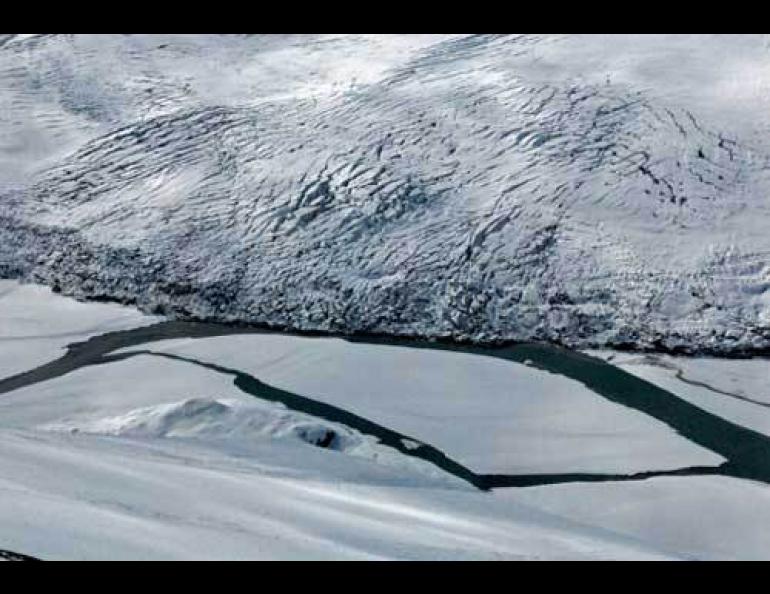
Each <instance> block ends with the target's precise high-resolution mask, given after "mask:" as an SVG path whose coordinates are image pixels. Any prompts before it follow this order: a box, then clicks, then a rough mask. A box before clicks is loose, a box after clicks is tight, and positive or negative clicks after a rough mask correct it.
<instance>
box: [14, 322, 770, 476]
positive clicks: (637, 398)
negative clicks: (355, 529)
mask: <svg viewBox="0 0 770 594" xmlns="http://www.w3.org/2000/svg"><path fill="white" fill-rule="evenodd" d="M267 333H277V331H273V330H267V329H262V328H254V327H248V326H229V325H224V324H211V323H203V322H184V321H167V322H161V323H158V324H155V325H152V326H146V327H142V328H137V329H134V330H124V331H117V332H109V333H106V334H102V335H100V336H95V337H92V338H90V339H89V340H87V341H84V342H81V343H75V344H72V345H70V346H69V347H68V350H67V352H66V354H65V355H63V356H62V357H60V358H59V359H56V360H54V361H51V362H50V363H47V364H44V365H41V366H39V367H36V368H34V369H32V370H30V371H27V372H24V373H20V374H17V375H14V376H11V377H8V378H5V379H2V380H0V394H4V393H7V392H10V391H12V390H16V389H19V388H22V387H25V386H30V385H32V384H36V383H39V382H43V381H46V380H49V379H53V378H56V377H60V376H62V375H64V374H67V373H70V372H72V371H75V370H76V369H80V368H82V367H85V366H89V365H99V364H105V363H109V362H113V361H118V360H123V359H127V358H130V357H135V356H137V355H151V356H158V357H165V358H170V359H176V360H181V361H185V362H187V363H190V364H195V365H200V366H202V367H205V368H207V369H210V370H212V371H215V372H217V373H222V374H226V375H230V376H232V377H233V382H234V384H235V386H236V387H237V388H239V389H240V390H241V391H243V392H245V393H247V394H251V395H253V396H255V397H257V398H261V399H264V400H270V401H274V402H281V403H283V404H284V405H285V406H286V407H288V408H290V409H292V410H295V411H300V412H304V413H307V414H310V415H313V416H316V417H318V418H322V419H325V420H327V421H330V422H334V423H340V424H343V425H346V426H348V427H350V428H352V429H356V430H358V431H360V432H362V433H364V434H368V435H373V436H375V437H376V438H377V439H379V440H380V442H381V443H382V444H384V445H386V446H389V447H392V448H394V449H396V450H398V451H399V452H401V453H403V454H404V455H407V456H413V457H416V458H421V459H423V460H426V461H428V462H431V463H432V464H435V465H436V466H438V467H440V468H441V469H443V470H445V471H446V472H449V473H451V474H453V475H455V476H457V477H459V478H461V479H463V480H465V481H467V482H469V483H470V484H472V485H474V486H475V487H477V488H478V489H481V490H489V489H495V488H501V487H526V486H535V485H546V484H557V483H567V482H585V481H620V480H641V479H645V478H650V477H654V476H665V475H707V474H710V475H715V474H716V475H724V476H732V477H738V478H745V479H752V480H757V481H761V482H765V483H770V439H769V438H767V437H766V436H764V435H762V434H761V433H757V432H755V431H752V430H750V429H746V428H745V427H742V426H740V425H736V424H734V423H731V422H730V421H727V420H725V419H723V418H721V417H718V416H716V415H713V414H711V413H709V412H707V411H705V410H703V409H701V408H698V407H697V406H694V405H693V404H690V403H688V402H687V401H685V400H683V399H681V398H679V397H677V396H676V395H674V394H673V393H671V392H668V391H666V390H663V389H662V388H659V387H657V386H655V385H653V384H651V383H649V382H646V381H644V380H642V379H640V378H638V377H635V376H633V375H631V374H629V373H627V372H625V371H623V370H621V369H619V368H617V367H614V366H613V365H611V364H609V363H607V362H604V361H602V360H600V359H597V358H594V357H590V356H588V355H585V354H582V353H577V352H574V351H569V350H566V349H563V348H559V347H555V346H550V345H544V344H512V345H506V346H499V347H481V346H476V345H466V344H457V343H448V342H431V341H427V340H422V339H412V338H394V337H381V336H363V335H362V336H347V337H342V338H344V339H345V340H348V341H350V342H352V343H368V344H378V345H382V346H383V347H396V346H397V347H410V348H423V349H437V350H447V351H456V352H462V353H468V354H472V355H476V356H479V357H496V358H499V359H504V360H507V361H511V362H513V363H524V362H526V363H527V364H528V365H530V366H532V367H535V368H538V369H542V370H545V371H549V372H551V373H556V374H559V375H563V376H565V377H568V378H570V379H573V380H576V381H578V382H580V383H582V384H584V385H585V386H586V387H588V388H589V389H590V390H592V391H593V392H595V393H596V394H597V395H598V396H600V397H603V398H606V399H607V400H609V401H611V402H615V403H618V404H622V405H624V406H627V407H630V408H633V409H635V410H637V411H639V412H641V413H644V414H646V415H649V416H651V417H653V418H655V419H657V420H659V421H661V422H663V423H665V424H666V425H668V426H669V427H671V428H672V429H673V430H674V431H676V432H677V433H678V434H680V435H681V436H683V437H685V438H686V439H689V440H690V441H692V442H693V443H695V444H697V445H699V446H702V447H704V448H706V449H708V450H711V451H712V452H714V453H716V454H719V455H720V456H722V457H723V458H725V459H726V462H724V463H723V464H721V465H720V466H713V467H710V466H709V467H685V468H680V469H675V470H656V469H650V470H649V471H645V472H640V473H635V474H627V475H626V474H601V473H561V474H516V475H501V474H479V473H476V472H474V471H473V469H470V468H467V467H465V466H463V465H462V464H460V463H458V462H456V461H454V460H452V459H451V458H450V457H449V456H447V455H446V454H444V453H443V452H442V451H440V450H439V449H437V448H435V447H433V446H431V445H430V444H425V443H422V442H421V440H420V439H416V438H413V437H411V436H409V435H404V434H402V433H399V432H397V431H393V430H392V429H389V428H388V427H384V426H382V425H380V424H378V423H376V422H374V421H372V420H369V419H366V418H364V417H361V416H359V415H356V414H354V413H352V412H349V411H347V410H345V409H342V408H339V407H336V406H333V405H330V404H326V403H323V402H320V401H318V400H315V399H314V398H313V395H312V394H295V393H293V392H288V391H286V390H282V389H280V388H277V387H275V386H271V385H269V384H266V383H264V382H261V381H260V380H259V379H258V378H256V377H254V376H252V375H250V374H248V373H245V372H243V371H240V370H238V369H232V368H229V367H226V366H222V365H216V364H213V363H209V362H205V361H199V360H196V359H192V358H188V357H182V356H179V355H172V354H167V353H156V352H153V351H152V349H151V343H153V342H155V341H158V340H166V339H171V338H206V337H213V336H225V335H233V334H267ZM302 335H303V336H320V335H316V334H302ZM130 347H144V348H137V349H136V350H133V351H130V352H125V353H120V354H115V351H117V350H119V349H125V348H130ZM576 414H579V412H577V413H576ZM405 441H407V442H408V441H412V442H418V443H420V444H421V445H419V447H416V448H415V447H413V446H412V447H409V446H407V444H406V443H405Z"/></svg>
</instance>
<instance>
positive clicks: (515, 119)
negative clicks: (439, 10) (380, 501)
mask: <svg viewBox="0 0 770 594" xmlns="http://www.w3.org/2000/svg"><path fill="white" fill-rule="evenodd" d="M767 52H768V42H767V39H766V38H765V37H762V36H741V37H733V36H644V37H641V38H639V37H617V36H616V37H607V36H532V35H519V36H516V35H513V36H449V37H447V36H385V37H377V36H289V37H272V38H265V37H261V36H251V37H239V36H218V37H209V36H193V37H178V36H171V37H166V36H163V37H161V36H138V37H135V36H100V37H89V36H74V37H73V36H68V37H56V36H54V37H28V38H24V39H16V38H13V39H10V40H6V41H5V42H4V44H3V45H2V48H1V49H0V64H1V67H2V68H3V72H5V73H6V74H7V76H5V77H4V80H5V81H6V82H5V84H4V88H2V89H1V90H0V101H2V102H3V103H4V104H5V105H6V106H7V107H8V109H7V110H6V113H8V114H9V115H8V117H7V118H6V121H4V122H2V123H0V126H2V129H3V130H5V131H7V132H8V134H7V135H6V138H7V139H8V140H7V141H6V146H5V147H4V150H3V152H2V154H1V155H0V173H2V177H1V178H0V180H2V181H3V184H2V188H4V189H3V192H4V195H3V197H4V199H3V201H2V205H1V206H0V223H1V224H0V274H3V275H5V276H22V277H26V278H30V279H33V280H36V281H40V282H45V283H47V284H49V285H52V286H54V287H56V288H57V289H59V290H61V291H63V292H65V293H67V294H73V295H76V296H80V297H97V298H109V299H117V300H119V301H124V302H130V303H136V304H137V305H138V306H139V307H140V308H142V309H144V310H145V311H153V312H158V313H169V314H173V315H178V316H183V317H184V316H192V317H197V318H204V319H216V320H246V321H251V322H262V323H273V324H282V325H286V326H289V327H293V328H299V329H320V330H330V331H373V332H384V333H408V334H420V335H429V336H453V337H456V338H471V339H474V340H479V341H484V340H492V339H501V338H503V339H533V338H534V339H546V340H554V341H559V342H563V343H566V344H570V345H581V346H590V345H593V346H597V345H619V344H631V345H634V346H653V345H657V346H664V347H669V348H677V347H680V348H688V349H700V350H712V351H732V350H737V349H750V348H762V347H767V346H768V345H769V344H770V325H769V322H768V320H770V297H769V295H770V292H768V291H767V288H768V286H770V285H769V284H768V283H769V282H770V277H768V269H767V264H766V260H767V254H768V253H769V252H770V239H768V238H767V234H766V231H765V230H766V228H767V224H766V221H767V219H768V214H767V206H768V189H770V177H769V176H770V173H768V172H769V171H770V160H769V159H768V154H770V153H768V151H767V148H768V147H767V141H766V140H765V138H766V137H767V136H766V135H764V134H763V132H764V131H767V130H768V123H770V122H768V118H767V115H766V114H767V113H768V111H767V109H766V108H767V107H768V105H767V102H768V96H770V94H768V92H766V91H767V88H768V85H770V82H769V81H770V73H769V72H768V70H767V67H766V64H767V57H768V56H767ZM31 114H32V115H31ZM32 116H34V117H32Z"/></svg>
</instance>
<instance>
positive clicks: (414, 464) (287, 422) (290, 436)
mask: <svg viewBox="0 0 770 594" xmlns="http://www.w3.org/2000/svg"><path fill="white" fill-rule="evenodd" d="M38 428H39V429H42V430H45V431H54V432H66V433H70V434H73V435H76V434H79V433H85V434H91V435H105V436H114V437H123V438H131V439H185V440H196V441H198V442H205V443H206V444H208V445H216V444H218V445H220V446H224V447H225V448H226V449H228V450H231V451H235V450H238V451H242V452H248V451H249V447H250V446H253V445H258V444H259V443H263V444H264V443H268V442H271V443H275V442H276V441H279V442H282V443H284V444H289V445H291V444H295V445H299V446H306V445H310V446H314V447H317V448H322V449H324V450H331V451H333V452H337V453H343V454H346V455H350V456H355V457H357V458H363V459H367V460H370V461H372V462H375V463H377V464H384V465H386V466H389V467H396V468H401V469H404V470H408V471H409V472H415V471H416V472H417V473H419V474H420V475H423V476H430V477H433V478H441V479H442V480H446V479H449V480H450V481H454V480H455V479H453V478H451V477H449V476H448V475H446V474H445V473H444V472H443V471H441V470H439V469H438V468H436V467H435V466H433V465H432V464H430V463H429V462H425V461H423V460H419V459H416V458H411V457H408V456H404V455H403V454H401V453H399V452H398V451H396V450H394V449H392V448H389V447H387V446H384V445H382V444H380V443H379V441H378V440H377V439H376V438H374V437H372V436H369V435H363V434H361V433H359V432H357V431H355V430H353V429H350V428H349V427H345V426H344V425H339V424H336V423H329V422H326V421H324V420H322V419H317V418H315V417H312V416H310V415H305V414H302V413H297V412H294V411H291V410H288V409H286V408H284V407H283V406H281V405H274V404H261V403H260V404H244V403H243V402H240V401H237V400H229V399H221V400H218V399H212V398H189V399H186V400H182V401H177V402H170V403H165V404H158V405H152V406H145V407H141V408H136V409H132V410H129V411H127V412H124V413H122V414H119V415H115V416H109V417H95V418H94V417H91V418H87V417H80V418H70V419H64V420H60V421H55V422H52V423H46V424H43V425H40V426H39V427H38Z"/></svg>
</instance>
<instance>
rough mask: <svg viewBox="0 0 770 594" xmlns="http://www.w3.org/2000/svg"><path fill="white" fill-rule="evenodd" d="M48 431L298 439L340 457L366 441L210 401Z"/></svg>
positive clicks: (290, 417) (272, 411) (274, 410)
mask: <svg viewBox="0 0 770 594" xmlns="http://www.w3.org/2000/svg"><path fill="white" fill-rule="evenodd" d="M44 428H45V429H48V430H58V431H69V432H71V433H80V432H83V433H93V434H102V435H114V436H122V437H137V438H174V437H176V438H210V439H231V440H255V439H264V438H271V439H296V440H300V441H303V442H305V443H309V444H311V445H316V446H319V447H324V448H328V449H334V450H339V451H345V450H349V449H351V448H354V447H355V446H358V445H360V443H361V441H362V438H361V437H360V436H359V435H356V434H354V433H353V431H351V430H349V429H347V428H345V427H339V426H335V425H332V424H325V423H323V422H322V421H318V420H315V419H313V418H311V417H306V416H305V415H301V414H298V413H294V412H292V411H288V410H285V409H282V408H280V407H262V406H256V405H255V406H249V405H244V404H243V403H240V402H236V401H229V400H215V399H211V398H190V399H187V400H182V401H179V402H171V403H167V404H160V405H154V406H146V407H142V408H137V409H134V410H130V411H128V412H126V413H123V414H120V415H116V416H112V417H104V418H96V419H82V420H70V421H64V422H56V423H51V424H48V425H45V426H44Z"/></svg>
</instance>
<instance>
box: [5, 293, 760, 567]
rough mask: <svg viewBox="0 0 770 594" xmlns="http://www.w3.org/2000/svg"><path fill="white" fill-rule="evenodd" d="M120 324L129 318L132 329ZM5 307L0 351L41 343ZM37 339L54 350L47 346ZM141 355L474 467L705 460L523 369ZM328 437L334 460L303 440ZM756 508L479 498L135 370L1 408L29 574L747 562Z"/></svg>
mask: <svg viewBox="0 0 770 594" xmlns="http://www.w3.org/2000/svg"><path fill="white" fill-rule="evenodd" d="M30 289H33V287H24V288H20V287H14V286H13V285H11V284H4V285H3V290H5V291H16V290H25V291H28V293H27V294H26V300H27V301H28V302H29V305H30V308H31V310H30V311H33V310H34V308H45V307H48V306H50V307H52V308H54V310H56V311H62V308H66V307H69V306H72V307H73V308H74V309H73V311H75V310H77V311H80V312H82V313H83V315H82V316H80V317H77V316H76V315H72V316H69V317H68V324H69V326H67V329H68V331H70V332H73V333H75V334H76V335H77V336H80V335H83V334H86V333H89V332H91V331H92V330H93V328H94V327H95V323H94V319H97V318H98V315H99V314H98V312H99V311H100V309H101V307H102V306H101V305H100V304H80V303H79V304H77V306H78V307H77V308H75V306H74V304H73V303H72V302H71V301H70V300H69V299H67V298H64V297H61V296H57V295H53V294H51V293H50V291H48V289H41V288H39V287H35V288H34V289H35V290H34V291H30ZM36 300H37V301H38V302H39V303H38V304H37V305H35V304H34V303H33V302H34V301H36ZM64 302H67V303H64ZM67 304H69V305H67ZM109 307H111V308H112V306H109ZM81 308H82V309H81ZM90 308H94V311H95V312H97V313H95V314H94V315H95V316H96V317H97V318H92V317H89V315H87V314H86V312H88V311H89V309H90ZM118 309H120V310H121V311H123V312H124V313H125V317H124V318H123V320H124V322H125V323H124V324H123V326H121V327H126V326H128V325H130V322H127V321H126V320H128V319H129V318H130V316H132V315H136V314H134V313H133V312H131V311H130V310H128V309H127V308H118ZM14 311H15V312H16V313H13V314H12V313H11V310H10V309H9V311H8V312H7V314H3V315H4V318H3V320H4V326H3V328H4V331H5V332H6V333H7V335H8V336H17V337H20V336H22V335H24V334H25V333H28V334H29V333H33V334H35V335H39V334H41V332H40V328H36V327H35V326H34V325H30V322H29V320H28V319H27V320H25V319H24V316H20V315H19V316H18V322H16V321H15V319H16V317H15V316H17V315H18V314H19V310H14ZM115 311H117V310H115ZM117 317H118V318H119V317H120V316H117ZM152 321H153V319H150V318H144V320H141V319H138V320H137V325H140V324H143V323H151V322H152ZM36 340H41V341H45V340H50V341H51V342H50V345H49V347H50V351H48V352H50V353H51V354H52V356H54V357H55V356H57V355H58V354H60V352H61V343H60V342H57V341H59V340H61V337H59V338H50V339H46V338H39V339H36ZM0 345H1V346H0V348H2V350H1V351H0V359H4V358H5V357H6V356H11V355H10V353H12V352H13V350H14V346H13V343H12V342H10V341H5V342H2V343H0ZM143 348H149V349H151V350H153V351H158V352H160V351H166V352H172V353H179V354H183V355H185V356H188V357H194V358H201V359H204V360H210V361H218V362H221V363H222V364H227V365H228V366H229V367H233V368H239V367H240V366H242V367H244V368H246V369H247V370H248V371H249V372H250V373H253V374H254V375H255V376H257V377H258V378H259V379H261V380H263V381H265V382H267V383H274V384H278V385H279V386H281V387H283V388H284V389H291V390H296V391H297V392H300V393H302V394H303V395H306V396H309V397H313V398H319V399H323V400H324V401H327V400H328V401H329V402H333V403H335V404H337V405H338V406H345V407H349V408H350V409H351V410H353V411H356V412H358V413H359V414H362V415H364V416H367V415H368V416H369V417H371V418H373V420H377V421H378V422H382V423H385V424H387V423H392V424H393V425H394V426H395V427H396V428H398V429H399V430H404V431H405V432H406V431H407V430H408V431H409V432H410V434H412V435H414V436H415V437H417V438H419V439H424V440H426V441H430V442H431V443H433V445H438V446H440V447H442V448H446V450H447V451H448V452H451V453H452V455H455V456H457V457H459V458H464V459H465V460H466V461H468V463H469V464H471V463H475V464H479V465H483V464H487V465H488V466H486V467H484V468H486V469H489V468H503V469H506V470H508V471H510V470H515V471H519V470H522V471H530V470H531V471H543V470H544V469H548V470H554V469H557V468H558V469H559V470H564V471H570V470H574V469H573V468H571V467H569V466H570V464H572V463H578V464H579V463H581V462H582V463H584V464H586V465H587V466H585V467H586V468H589V467H590V468H592V469H599V470H600V471H604V472H606V471H607V470H608V469H609V468H614V469H620V470H623V469H625V470H628V471H631V470H632V469H635V468H637V467H640V466H644V464H641V461H643V462H644V463H648V464H650V463H654V462H657V463H658V464H660V463H662V462H663V461H666V460H669V461H671V462H672V463H673V462H674V461H675V460H676V462H677V463H678V464H695V463H715V462H718V460H716V461H715V460H713V455H712V454H710V453H709V452H705V451H704V450H700V449H699V448H696V447H695V446H689V444H687V442H686V441H684V440H683V438H681V437H679V436H677V435H675V434H673V432H671V431H669V430H668V428H667V427H665V426H663V425H658V424H656V423H653V422H652V421H650V420H648V419H647V418H646V417H644V416H643V415H640V414H639V413H637V412H636V411H633V410H631V409H625V408H624V407H619V406H609V404H608V403H605V402H603V401H602V399H601V398H600V397H598V396H596V395H593V396H592V394H591V393H590V392H589V391H588V390H587V389H586V388H585V387H583V386H581V385H580V384H577V383H574V382H571V380H567V379H565V378H560V377H558V376H552V375H551V374H547V373H544V372H541V371H538V370H534V369H532V368H530V367H527V366H525V365H516V364H512V363H506V364H505V365H503V364H502V362H500V361H497V360H491V359H490V360H489V361H486V360H485V359H486V358H484V357H477V358H476V359H478V361H477V363H476V364H477V366H476V367H475V371H474V367H473V366H472V363H473V361H470V360H468V361H466V359H470V358H471V356H470V355H460V354H457V353H444V352H437V351H423V350H418V349H408V348H404V347H391V346H372V345H361V344H352V343H346V342H345V341H342V340H340V339H336V338H329V339H326V338H323V339H322V338H312V339H310V338H298V337H288V336H282V335H245V336H235V337H230V338H226V339H225V338H222V339H220V338H210V339H209V338H207V339H198V340H187V339H184V340H175V341H161V342H158V343H150V344H148V345H144V346H143ZM39 359H40V356H36V357H32V358H30V359H29V360H28V361H27V363H28V364H29V367H34V366H35V365H38V364H40V360H39ZM442 373H443V376H442ZM573 384H574V385H573ZM506 385H507V386H508V390H507V391H506V390H505V389H504V388H505V386H506ZM474 386H475V388H476V390H475V391H474V390H473V388H474ZM479 386H480V387H481V388H483V389H480V388H479ZM469 390H470V392H469ZM592 398H593V400H592ZM570 403H572V404H575V406H569V405H570ZM496 408H497V409H498V415H497V417H498V418H497V419H493V418H494V411H495V409H496ZM570 417H574V418H573V419H572V420H570ZM581 417H582V420H581ZM506 422H510V423H511V425H510V426H511V427H512V428H513V429H514V430H513V431H511V432H510V433H519V432H520V433H522V435H519V436H517V437H511V436H510V435H509V434H508V432H506V431H504V427H505V423H506ZM328 428H332V429H334V430H335V431H336V432H337V433H338V435H339V436H340V441H339V443H338V447H335V448H330V449H323V448H319V447H314V446H313V445H311V444H309V443H308V442H307V441H308V440H307V437H308V435H311V436H312V433H313V431H316V432H318V431H323V430H325V429H328ZM624 432H625V433H624ZM565 435H567V436H568V437H566V438H565ZM626 436H627V437H629V439H630V443H627V444H624V439H625V437H626ZM550 440H552V441H553V444H555V445H549V443H548V442H549V441H550ZM682 442H684V444H683V443H682ZM613 444H615V445H614V446H613ZM685 446H687V447H685ZM485 448H486V449H487V453H488V455H489V457H488V459H484V457H483V455H482V454H483V451H484V449H485ZM616 448H619V449H618V450H617V451H613V453H612V455H609V454H608V453H607V452H603V450H607V449H609V450H615V449H616ZM575 450H580V452H578V453H576V452H575ZM506 453H507V454H506ZM580 453H582V454H583V456H582V458H581V456H580V455H579V454H580ZM709 456H711V457H712V459H711V460H709V459H708V457H709ZM520 458H521V459H522V460H519V459H520ZM658 464H656V465H655V468H658V467H659V466H658ZM624 465H625V466H624ZM768 496H770V495H768V491H767V487H766V486H765V485H759V484H755V483H752V482H750V481H742V480H736V479H729V478H725V477H675V478H655V479H649V480H644V481H635V482H631V483H623V484H613V483H601V484H581V483H578V484H571V485H553V486H545V487H534V488H525V489H498V490H495V491H492V492H480V491H477V490H475V489H474V488H473V487H471V486H470V485H468V484H467V483H465V482H463V481H461V480H459V479H456V478H454V477H452V476H450V475H447V474H446V473H443V472H442V471H440V470H438V469H437V468H435V467H433V466H432V465H430V464H429V463H427V462H422V461H419V460H415V459H413V458H409V457H407V456H404V455H402V454H399V453H398V452H396V451H393V450H389V448H386V447H384V446H381V445H379V444H377V443H374V441H373V440H372V439H370V438H369V437H368V436H365V435H361V434H360V433H357V432H355V431H353V430H350V429H347V428H345V427H341V426H337V425H333V424H330V423H328V422H326V421H324V420H321V419H316V418H313V417H311V416H309V415H305V414H302V413H296V412H294V411H290V410H288V409H286V408H284V407H282V406H280V405H276V404H271V403H267V402H262V401H260V400H258V399H256V398H254V397H252V396H249V395H246V394H244V393H242V392H240V391H239V390H238V389H237V388H236V387H234V386H233V384H232V378H231V377H229V376H226V375H221V374H218V373H216V372H214V371H211V370H208V369H204V368H201V367H199V366H196V365H192V364H189V363H185V362H183V361H177V360H168V359H163V358H160V357H153V356H150V355H138V356H136V357H132V358H130V359H125V360H121V361H117V362H113V363H108V364H103V365H98V366H91V367H85V368H81V369H78V370H76V371H74V372H72V373H70V374H67V375H65V376H62V377H59V378H57V379H54V380H50V381H47V382H42V383H40V384H35V385H32V386H27V387H25V388H21V389H19V390H15V391H13V392H9V393H6V394H4V395H2V396H1V397H0V534H1V535H2V537H1V538H2V540H0V548H2V549H7V550H11V551H15V552H19V553H23V554H27V555H33V556H37V557H42V558H46V559H271V558H278V559H346V558H351V559H597V558H598V559H656V558H665V559H683V558H684V559H688V558H703V559H708V558H761V557H763V556H764V557H767V556H768V555H770V539H767V538H766V534H767V531H766V530H765V527H766V526H767V524H766V522H764V521H763V519H762V518H763V516H762V513H761V508H762V506H765V505H764V504H765V500H766V499H767V498H768ZM765 507H766V506H765ZM757 510H760V511H757ZM722 523H725V526H722ZM728 524H729V525H728Z"/></svg>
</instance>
